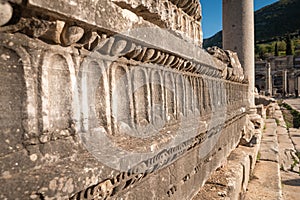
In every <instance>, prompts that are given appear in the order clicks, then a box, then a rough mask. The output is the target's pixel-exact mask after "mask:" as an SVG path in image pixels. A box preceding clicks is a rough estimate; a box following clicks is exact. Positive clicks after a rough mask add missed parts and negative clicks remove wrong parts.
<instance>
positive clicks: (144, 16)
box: [0, 0, 250, 200]
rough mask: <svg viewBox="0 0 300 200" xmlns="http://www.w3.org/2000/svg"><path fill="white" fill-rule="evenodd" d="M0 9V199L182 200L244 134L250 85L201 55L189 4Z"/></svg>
mask: <svg viewBox="0 0 300 200" xmlns="http://www.w3.org/2000/svg"><path fill="white" fill-rule="evenodd" d="M0 8H1V9H0V16H1V19H0V22H1V23H0V25H1V27H0V38H1V40H0V43H1V45H0V74H1V78H0V83H1V85H0V91H1V92H0V93H1V97H0V134H1V140H0V141H1V144H0V148H1V151H0V163H1V173H0V181H1V183H2V187H1V188H0V199H74V200H75V199H76V200H79V199H80V200H82V199H130V200H131V199H180V200H181V199H190V198H192V197H193V196H194V195H195V194H196V193H197V191H198V190H199V188H200V187H201V186H202V185H203V184H204V182H205V181H206V180H207V179H208V177H209V176H210V174H211V173H212V172H213V171H214V170H215V169H216V168H218V167H219V166H220V165H221V163H222V162H223V161H224V160H226V157H227V156H228V154H229V153H230V152H231V151H232V150H233V149H234V148H235V147H236V146H237V144H238V143H239V141H240V139H241V136H242V135H243V134H245V131H244V130H245V124H246V114H247V111H248V110H249V108H250V107H249V105H250V104H249V92H248V90H249V89H248V88H249V87H248V86H249V84H248V79H246V78H245V77H244V73H243V69H242V67H241V64H240V63H239V60H238V58H237V55H236V54H235V53H233V52H231V51H223V50H220V49H210V50H209V53H207V52H206V51H205V50H203V49H202V29H201V6H200V3H199V1H198V0H182V1H179V0H68V1H66V0H53V1H52V0H51V1H50V0H48V1H47V0H26V1H25V0H23V1H22V0H8V1H1V3H0ZM211 54H212V55H211ZM243 64H244V63H243V62H242V65H243ZM246 77H247V76H246Z"/></svg>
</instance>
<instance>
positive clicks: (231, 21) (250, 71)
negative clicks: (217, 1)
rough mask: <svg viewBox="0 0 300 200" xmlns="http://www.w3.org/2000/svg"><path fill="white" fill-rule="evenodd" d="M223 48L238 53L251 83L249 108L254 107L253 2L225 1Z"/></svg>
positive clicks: (243, 0) (241, 0)
mask: <svg viewBox="0 0 300 200" xmlns="http://www.w3.org/2000/svg"><path fill="white" fill-rule="evenodd" d="M223 48H224V49H229V50H232V51H235V52H237V54H238V56H239V59H240V62H241V64H242V66H243V68H244V73H245V78H246V79H248V81H249V106H250V107H254V106H255V103H254V84H255V74H254V10H253V0H223Z"/></svg>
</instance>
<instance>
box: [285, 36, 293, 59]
mask: <svg viewBox="0 0 300 200" xmlns="http://www.w3.org/2000/svg"><path fill="white" fill-rule="evenodd" d="M292 46H293V45H292V40H291V36H290V34H288V35H287V37H286V51H285V54H286V55H293V47H292Z"/></svg>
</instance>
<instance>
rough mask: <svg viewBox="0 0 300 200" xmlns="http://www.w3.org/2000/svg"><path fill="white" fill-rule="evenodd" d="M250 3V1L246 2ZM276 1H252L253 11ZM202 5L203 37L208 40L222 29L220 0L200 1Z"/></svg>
mask: <svg viewBox="0 0 300 200" xmlns="http://www.w3.org/2000/svg"><path fill="white" fill-rule="evenodd" d="M247 1H251V0H247ZM277 1H278V0H254V10H258V9H260V8H262V7H264V6H266V5H269V4H272V3H274V2H277ZM200 2H201V5H202V29H203V37H204V38H208V37H211V36H213V35H214V34H215V33H217V32H218V31H220V30H221V29H222V0H200Z"/></svg>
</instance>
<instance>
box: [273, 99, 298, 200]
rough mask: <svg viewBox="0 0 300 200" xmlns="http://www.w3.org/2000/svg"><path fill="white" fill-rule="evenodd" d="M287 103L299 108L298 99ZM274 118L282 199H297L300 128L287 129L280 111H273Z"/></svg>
mask: <svg viewBox="0 0 300 200" xmlns="http://www.w3.org/2000/svg"><path fill="white" fill-rule="evenodd" d="M295 100H296V101H295ZM298 102H299V104H298ZM287 103H288V104H293V107H294V108H296V106H295V105H298V106H299V107H298V108H300V99H293V100H292V101H288V102H287ZM275 118H276V119H277V121H278V122H279V123H278V126H277V128H276V132H277V138H278V146H279V163H280V168H281V171H280V175H281V183H282V194H283V199H284V200H298V199H299V196H300V176H299V167H300V165H299V159H298V158H297V155H296V151H298V152H300V151H299V148H300V129H292V128H290V129H289V130H287V129H286V126H285V122H284V120H283V116H282V113H281V112H280V111H279V110H278V111H277V112H276V113H275Z"/></svg>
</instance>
